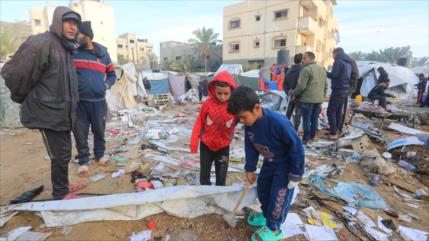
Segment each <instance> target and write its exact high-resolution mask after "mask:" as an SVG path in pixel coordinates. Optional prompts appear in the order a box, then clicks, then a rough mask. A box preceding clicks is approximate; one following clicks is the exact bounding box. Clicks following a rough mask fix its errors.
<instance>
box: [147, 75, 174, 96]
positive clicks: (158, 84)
mask: <svg viewBox="0 0 429 241" xmlns="http://www.w3.org/2000/svg"><path fill="white" fill-rule="evenodd" d="M149 81H150V85H151V88H150V93H151V94H154V95H160V94H167V93H168V92H170V86H169V84H168V83H169V82H168V78H167V79H162V80H149Z"/></svg>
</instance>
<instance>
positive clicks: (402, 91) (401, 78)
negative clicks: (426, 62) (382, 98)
mask: <svg viewBox="0 0 429 241" xmlns="http://www.w3.org/2000/svg"><path fill="white" fill-rule="evenodd" d="M357 65H358V69H359V75H360V76H359V77H360V78H362V86H361V88H360V94H361V95H362V96H365V97H366V96H368V94H369V92H370V91H371V90H372V88H373V87H374V86H375V85H376V84H377V78H378V76H379V73H378V72H377V68H379V67H383V68H384V69H385V70H386V72H387V73H388V74H389V79H390V86H389V89H388V92H390V93H392V94H395V95H396V96H397V97H399V98H408V97H412V96H413V95H414V94H415V92H416V90H415V86H414V85H415V84H417V83H418V78H417V76H416V75H415V74H414V72H413V71H412V70H411V69H409V68H407V67H403V66H399V65H392V64H389V63H381V62H373V61H358V62H357Z"/></svg>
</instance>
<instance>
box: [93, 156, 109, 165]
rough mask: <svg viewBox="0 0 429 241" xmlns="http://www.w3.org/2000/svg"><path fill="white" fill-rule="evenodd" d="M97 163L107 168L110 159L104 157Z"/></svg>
mask: <svg viewBox="0 0 429 241" xmlns="http://www.w3.org/2000/svg"><path fill="white" fill-rule="evenodd" d="M96 161H97V163H98V164H100V165H102V166H106V165H107V164H108V163H109V161H110V160H109V158H108V157H106V156H103V157H102V158H100V159H96Z"/></svg>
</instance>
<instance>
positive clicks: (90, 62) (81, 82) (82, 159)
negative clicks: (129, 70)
mask: <svg viewBox="0 0 429 241" xmlns="http://www.w3.org/2000/svg"><path fill="white" fill-rule="evenodd" d="M93 37H94V34H93V32H92V29H91V22H90V21H85V22H82V26H81V29H80V33H79V44H80V48H79V50H78V52H77V53H76V54H75V55H73V60H74V65H75V67H76V71H77V76H78V86H79V103H78V106H77V109H76V125H75V127H74V128H73V134H74V138H75V141H76V149H77V151H78V155H77V157H76V158H77V159H78V161H79V165H80V167H79V168H78V172H77V174H78V175H79V176H85V175H88V174H89V166H88V163H89V156H90V154H89V148H88V133H89V127H91V131H92V133H93V134H94V157H95V160H96V161H97V162H99V163H100V164H105V163H107V158H105V157H104V151H105V149H106V147H105V140H104V131H105V128H106V115H107V103H106V100H105V95H106V90H107V89H110V87H111V86H112V85H113V84H114V83H115V80H116V74H115V68H114V66H113V64H112V61H111V60H110V56H109V54H108V52H107V48H105V47H104V46H102V45H101V44H99V43H96V42H93V41H92V39H93Z"/></svg>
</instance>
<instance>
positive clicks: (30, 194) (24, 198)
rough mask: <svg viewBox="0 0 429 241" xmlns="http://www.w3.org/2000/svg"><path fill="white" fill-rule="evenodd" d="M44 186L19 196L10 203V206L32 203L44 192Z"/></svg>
mask: <svg viewBox="0 0 429 241" xmlns="http://www.w3.org/2000/svg"><path fill="white" fill-rule="evenodd" d="M43 187H44V186H43V185H41V186H39V187H37V188H35V189H33V190H30V191H27V192H24V193H22V194H21V195H19V196H18V197H16V198H14V199H13V200H11V201H10V204H18V203H26V202H30V201H31V200H33V198H35V197H36V196H37V195H39V194H40V193H41V192H42V191H43Z"/></svg>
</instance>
